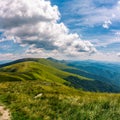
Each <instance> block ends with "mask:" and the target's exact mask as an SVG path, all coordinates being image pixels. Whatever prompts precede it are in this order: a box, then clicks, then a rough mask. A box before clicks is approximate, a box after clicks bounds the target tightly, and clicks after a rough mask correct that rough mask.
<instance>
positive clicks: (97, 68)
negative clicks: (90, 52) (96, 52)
mask: <svg viewBox="0 0 120 120" xmlns="http://www.w3.org/2000/svg"><path fill="white" fill-rule="evenodd" d="M68 65H69V66H72V67H75V68H77V69H79V70H84V71H87V72H89V73H90V74H93V75H95V76H98V78H99V77H100V78H103V79H102V81H105V82H110V83H112V84H114V85H117V86H120V64H119V63H109V62H108V63H107V62H97V61H72V62H69V63H68Z"/></svg>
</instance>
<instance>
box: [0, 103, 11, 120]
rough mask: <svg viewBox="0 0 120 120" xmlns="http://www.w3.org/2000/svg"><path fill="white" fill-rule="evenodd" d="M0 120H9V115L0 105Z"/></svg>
mask: <svg viewBox="0 0 120 120" xmlns="http://www.w3.org/2000/svg"><path fill="white" fill-rule="evenodd" d="M0 120H10V113H9V110H8V109H5V107H4V106H1V105H0Z"/></svg>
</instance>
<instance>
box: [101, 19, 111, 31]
mask: <svg viewBox="0 0 120 120" xmlns="http://www.w3.org/2000/svg"><path fill="white" fill-rule="evenodd" d="M111 24H112V22H111V21H110V20H107V21H105V22H104V24H103V28H105V29H108V28H109V26H110V25H111Z"/></svg>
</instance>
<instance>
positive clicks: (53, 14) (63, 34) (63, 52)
mask: <svg viewBox="0 0 120 120" xmlns="http://www.w3.org/2000/svg"><path fill="white" fill-rule="evenodd" d="M26 57H45V58H46V57H54V58H56V59H70V60H86V59H93V60H99V61H101V60H102V61H111V62H115V61H117V62H119V61H120V0H4V1H3V0H0V61H7V60H8V61H9V60H14V59H19V58H26Z"/></svg>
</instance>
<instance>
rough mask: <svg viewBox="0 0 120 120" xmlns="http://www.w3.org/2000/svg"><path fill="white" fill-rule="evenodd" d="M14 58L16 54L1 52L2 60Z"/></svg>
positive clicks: (0, 57) (0, 59) (0, 58)
mask: <svg viewBox="0 0 120 120" xmlns="http://www.w3.org/2000/svg"><path fill="white" fill-rule="evenodd" d="M14 58H15V56H14V55H13V54H12V53H0V61H2V60H11V59H14Z"/></svg>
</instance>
